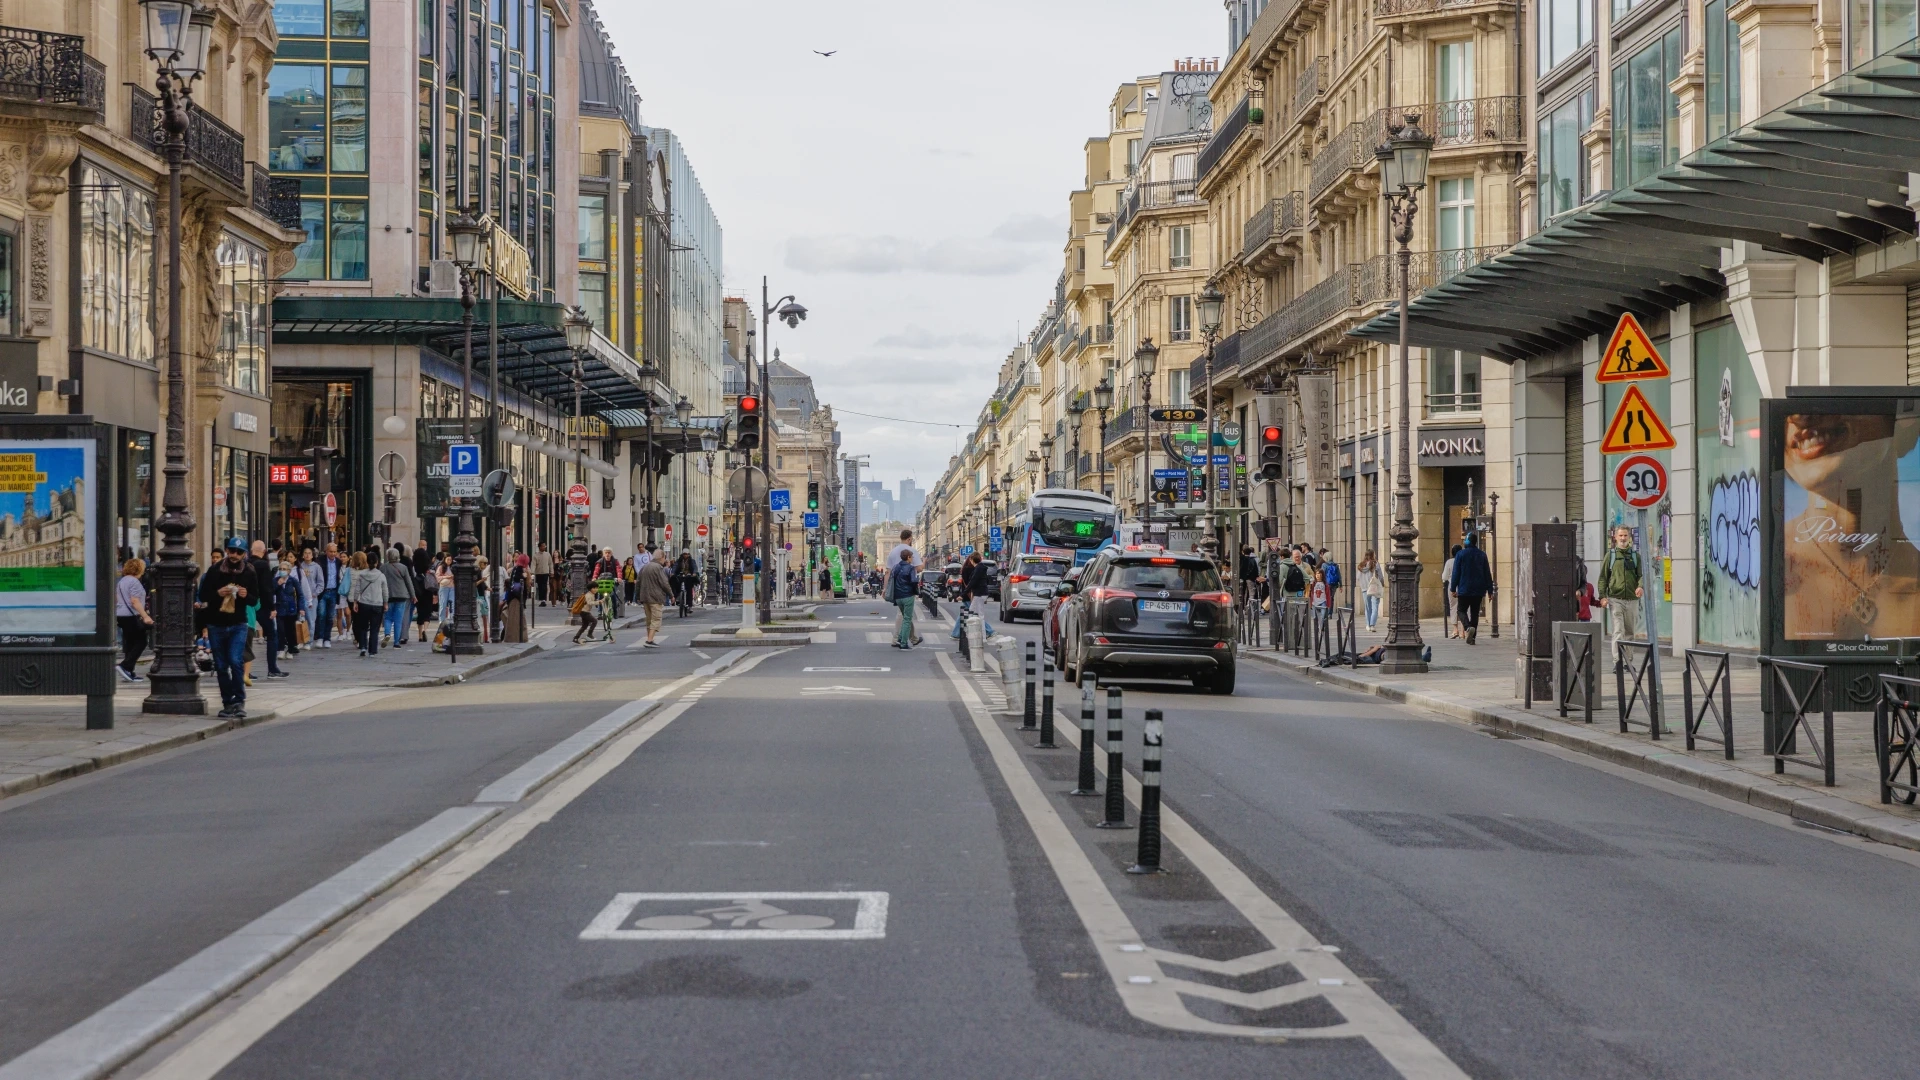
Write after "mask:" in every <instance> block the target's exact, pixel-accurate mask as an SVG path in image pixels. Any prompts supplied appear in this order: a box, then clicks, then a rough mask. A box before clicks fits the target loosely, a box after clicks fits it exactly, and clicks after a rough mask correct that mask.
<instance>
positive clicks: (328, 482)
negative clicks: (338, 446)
mask: <svg viewBox="0 0 1920 1080" xmlns="http://www.w3.org/2000/svg"><path fill="white" fill-rule="evenodd" d="M307 452H308V453H310V454H312V455H313V493H314V495H316V496H319V495H325V494H326V493H327V492H329V491H332V490H333V455H335V454H337V453H339V451H338V450H335V449H334V448H333V447H331V446H316V447H314V448H313V449H311V450H309V451H307Z"/></svg>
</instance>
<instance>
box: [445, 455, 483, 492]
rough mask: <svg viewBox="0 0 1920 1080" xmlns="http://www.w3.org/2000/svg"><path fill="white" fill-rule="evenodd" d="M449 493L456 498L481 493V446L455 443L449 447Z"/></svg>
mask: <svg viewBox="0 0 1920 1080" xmlns="http://www.w3.org/2000/svg"><path fill="white" fill-rule="evenodd" d="M447 493H448V494H449V495H452V496H453V497H454V498H456V499H472V498H478V497H479V495H480V447H479V445H478V444H476V443H453V444H451V445H449V446H448V447H447Z"/></svg>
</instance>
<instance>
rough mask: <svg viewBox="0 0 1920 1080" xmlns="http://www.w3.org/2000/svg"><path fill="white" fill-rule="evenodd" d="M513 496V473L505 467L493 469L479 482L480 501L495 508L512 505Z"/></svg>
mask: <svg viewBox="0 0 1920 1080" xmlns="http://www.w3.org/2000/svg"><path fill="white" fill-rule="evenodd" d="M513 496H514V487H513V474H512V473H510V472H508V471H507V470H505V469H495V470H493V471H492V472H490V473H488V474H487V478H486V479H485V480H483V481H481V484H480V501H481V502H483V503H486V504H487V505H488V506H491V507H493V508H495V509H499V508H500V507H503V506H512V505H513Z"/></svg>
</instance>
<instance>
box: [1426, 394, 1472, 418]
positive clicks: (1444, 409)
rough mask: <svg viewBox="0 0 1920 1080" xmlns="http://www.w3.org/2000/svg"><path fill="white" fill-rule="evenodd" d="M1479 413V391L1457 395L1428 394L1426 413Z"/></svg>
mask: <svg viewBox="0 0 1920 1080" xmlns="http://www.w3.org/2000/svg"><path fill="white" fill-rule="evenodd" d="M1479 411H1480V391H1478V390H1470V391H1462V392H1460V393H1458V394H1428V395H1427V413H1428V414H1429V415H1432V414H1435V413H1468V412H1479Z"/></svg>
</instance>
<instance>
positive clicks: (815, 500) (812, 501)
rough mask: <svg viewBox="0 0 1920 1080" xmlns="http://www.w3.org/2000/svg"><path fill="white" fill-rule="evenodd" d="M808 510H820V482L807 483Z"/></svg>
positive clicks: (811, 481) (810, 481)
mask: <svg viewBox="0 0 1920 1080" xmlns="http://www.w3.org/2000/svg"><path fill="white" fill-rule="evenodd" d="M807 509H809V510H818V509H820V481H818V480H809V481H807Z"/></svg>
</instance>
